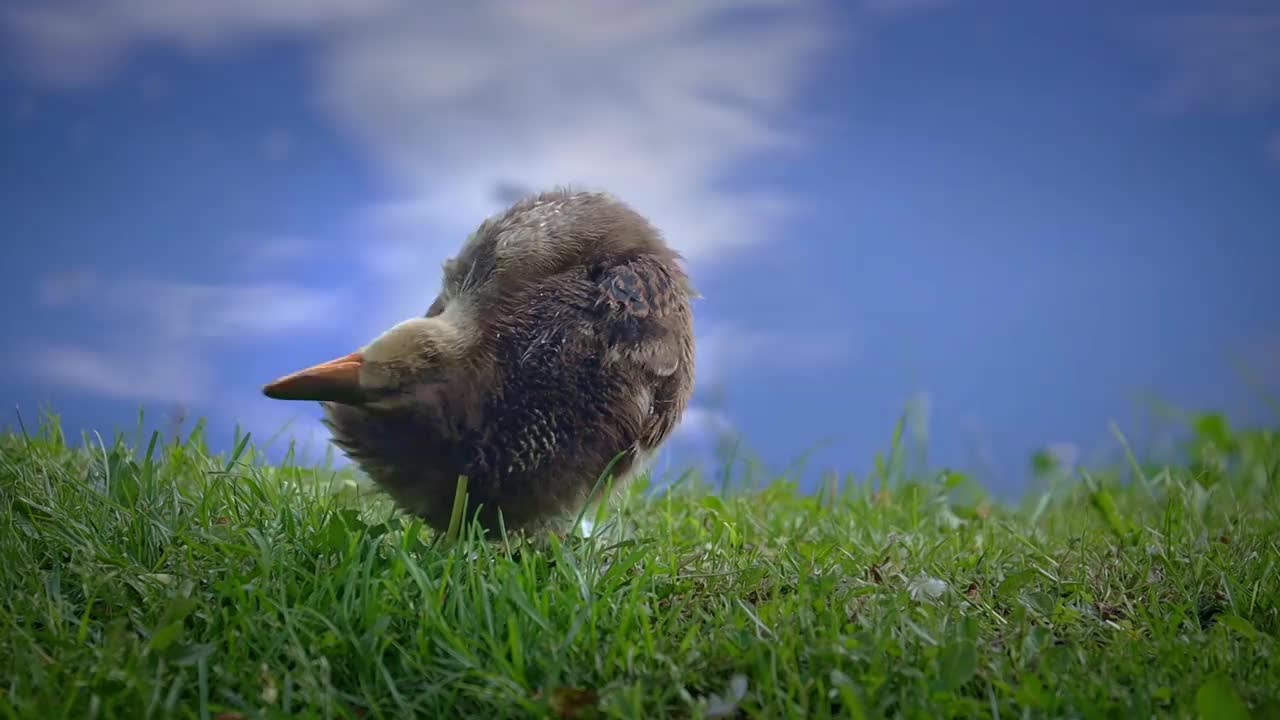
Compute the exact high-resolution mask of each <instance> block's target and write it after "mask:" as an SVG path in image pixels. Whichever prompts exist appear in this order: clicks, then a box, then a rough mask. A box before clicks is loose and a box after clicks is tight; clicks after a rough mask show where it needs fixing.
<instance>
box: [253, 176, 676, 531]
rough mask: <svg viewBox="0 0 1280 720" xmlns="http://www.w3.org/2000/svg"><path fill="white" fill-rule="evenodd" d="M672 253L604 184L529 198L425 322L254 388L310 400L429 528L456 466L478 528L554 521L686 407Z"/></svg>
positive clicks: (496, 220) (619, 477) (445, 278)
mask: <svg viewBox="0 0 1280 720" xmlns="http://www.w3.org/2000/svg"><path fill="white" fill-rule="evenodd" d="M681 260H682V257H681V255H680V254H679V253H677V252H676V251H674V250H673V249H671V248H670V247H669V246H668V245H667V244H666V242H665V241H664V239H663V237H662V235H661V234H660V233H659V231H658V230H657V229H656V228H655V227H653V226H652V225H651V224H650V223H649V222H648V221H647V220H646V219H645V218H644V217H642V216H641V215H640V214H639V213H637V212H636V211H635V210H633V209H632V208H631V207H629V206H628V205H626V204H624V203H623V202H621V201H619V200H618V199H616V198H614V197H613V196H611V195H609V194H606V193H597V192H571V191H568V190H555V191H549V192H543V193H539V194H536V195H532V196H529V197H526V198H524V199H522V200H519V201H517V202H516V203H514V204H513V205H511V206H510V207H508V208H507V209H506V210H505V211H502V212H500V213H498V214H496V215H493V216H492V217H489V218H488V219H486V220H484V222H482V223H481V224H480V225H479V227H478V228H477V229H476V230H475V231H474V232H473V233H471V235H470V236H469V237H468V238H467V240H466V241H465V242H464V243H463V246H462V248H461V249H460V250H459V252H458V253H457V254H456V255H455V256H454V257H452V258H450V259H449V260H448V261H446V262H445V264H444V268H443V273H442V280H441V289H440V292H439V294H438V296H437V297H436V298H435V299H434V301H433V302H432V303H431V305H430V307H429V309H428V310H427V312H426V314H425V315H424V316H422V317H416V318H411V319H408V320H405V321H403V322H401V323H399V324H397V325H395V326H394V327H392V328H390V329H389V330H387V331H386V332H384V333H383V334H382V335H380V336H379V337H377V338H375V339H374V340H373V341H372V342H370V343H368V344H367V345H365V346H364V347H363V348H360V349H359V350H356V351H355V352H352V353H350V354H347V355H343V356H341V357H338V358H335V359H333V360H330V361H328V362H325V363H321V364H318V365H314V366H312V367H309V368H306V369H303V370H299V371H298V372H295V373H292V374H289V375H286V376H284V377H281V378H279V379H277V380H275V381H274V382H272V383H269V384H268V385H266V386H265V387H264V388H263V392H264V394H266V395H267V396H268V397H271V398H276V399H282V400H307V401H319V402H320V403H321V406H322V407H323V411H324V422H325V424H326V425H327V426H328V427H329V429H330V431H331V434H332V436H333V442H334V444H335V445H336V446H338V447H339V448H340V449H341V450H342V451H343V452H344V454H346V455H347V456H348V457H349V458H351V460H352V461H353V462H354V463H356V464H357V466H359V467H360V468H361V470H363V471H364V473H365V474H367V475H368V476H369V477H370V478H371V479H372V480H373V481H374V482H375V483H376V484H377V485H378V486H380V487H381V488H382V489H383V490H385V491H386V492H387V493H388V494H389V495H390V496H391V497H392V498H393V499H394V500H395V502H396V503H397V504H398V505H399V506H400V507H401V508H403V509H405V510H407V511H409V512H411V513H414V514H416V515H418V516H419V517H421V518H422V519H423V520H424V522H425V523H426V524H428V525H429V526H431V527H433V528H435V529H436V530H438V531H443V530H444V529H446V528H447V527H448V524H449V519H450V514H451V510H452V504H453V496H454V492H455V488H456V482H457V478H458V476H459V475H466V476H467V478H468V484H467V492H468V507H467V509H466V511H467V517H468V518H470V517H472V516H473V515H475V517H476V520H477V521H478V522H479V523H480V525H481V526H482V527H483V528H484V529H485V530H486V531H489V532H494V531H496V530H498V529H499V528H500V527H502V528H505V529H506V530H508V531H514V532H520V531H529V530H539V529H543V528H553V529H563V528H564V524H563V521H564V520H566V519H570V518H571V517H573V516H575V515H576V514H577V513H578V512H579V511H581V510H582V509H583V508H584V506H585V505H586V504H587V502H588V500H590V501H591V503H592V504H595V503H597V502H599V501H600V500H601V499H603V498H599V497H597V498H589V495H590V494H591V491H592V489H593V488H594V487H595V485H596V483H597V480H598V479H599V478H600V477H601V475H602V473H604V472H605V471H606V470H609V475H610V476H611V477H612V478H614V482H613V488H614V490H615V491H616V490H617V489H619V488H621V487H623V486H624V485H625V484H626V482H627V481H628V480H629V479H630V478H632V477H634V475H636V474H638V473H639V472H640V471H642V470H643V468H644V464H645V461H646V460H647V459H648V458H650V457H651V456H652V454H653V453H654V451H655V450H657V448H658V447H659V446H660V445H661V444H662V443H663V442H664V441H665V440H666V439H667V438H668V437H669V436H670V435H671V433H672V431H673V430H674V429H675V427H676V425H677V424H678V423H679V421H680V418H681V417H682V415H683V413H684V411H685V408H686V407H687V405H688V403H689V397H690V395H691V393H692V390H693V378H694V338H693V324H692V321H693V316H692V310H691V308H690V300H691V299H692V298H695V297H697V293H696V291H694V289H693V287H692V285H691V283H690V281H689V278H688V276H687V275H686V273H685V271H684V270H683V269H682V268H681V266H680V261H681ZM611 463H612V466H611V465H610V464H611Z"/></svg>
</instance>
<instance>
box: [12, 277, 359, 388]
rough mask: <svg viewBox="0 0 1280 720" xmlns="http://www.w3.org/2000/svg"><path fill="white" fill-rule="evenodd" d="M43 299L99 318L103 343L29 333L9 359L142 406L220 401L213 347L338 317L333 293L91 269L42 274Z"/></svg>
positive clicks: (55, 379) (37, 374)
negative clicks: (105, 274) (106, 334)
mask: <svg viewBox="0 0 1280 720" xmlns="http://www.w3.org/2000/svg"><path fill="white" fill-rule="evenodd" d="M39 299H40V302H41V304H43V305H44V306H45V307H46V308H49V309H52V310H65V311H70V312H75V313H76V314H77V315H79V316H82V317H83V316H89V317H93V316H94V315H99V316H102V320H103V322H104V323H106V324H107V325H106V326H107V327H110V328H112V332H111V336H110V340H109V341H108V342H107V343H105V344H103V345H101V346H86V345H85V344H83V343H76V344H65V343H62V344H59V343H52V342H50V341H49V340H47V339H35V340H32V341H29V342H27V343H24V344H23V346H22V347H23V350H22V351H21V352H20V353H19V354H18V356H17V357H16V358H15V359H16V360H17V361H18V363H19V365H20V366H21V367H25V369H26V370H27V371H28V373H29V374H30V375H31V376H32V377H33V378H35V379H36V380H39V381H42V382H46V383H51V384H56V385H61V386H64V387H70V388H75V389H77V390H81V391H84V392H88V393H92V394H95V395H100V396H105V397H112V398H121V399H132V400H136V401H145V402H165V403H182V404H192V403H204V404H205V406H206V407H208V406H209V404H217V403H220V402H222V401H223V400H225V397H224V396H223V394H221V393H219V394H215V393H213V392H212V390H213V388H212V387H211V382H212V376H213V368H212V367H211V365H210V359H209V355H210V350H211V349H213V348H214V347H215V346H218V345H219V344H220V343H225V342H226V341H229V340H230V341H237V340H243V339H246V338H253V337H261V336H272V335H276V334H280V333H285V332H288V333H291V334H292V333H296V332H303V331H315V330H319V329H324V328H327V327H331V323H333V322H335V321H337V320H338V319H339V318H340V317H341V312H340V311H341V307H342V305H341V303H340V300H339V298H338V297H337V296H334V295H330V294H326V293H320V292H316V291H313V290H308V289H305V288H297V287H291V286H286V285H270V284H262V285H248V286H233V285H204V284H194V283H181V282H166V281H157V280H152V279H149V278H141V277H129V278H118V279H111V280H107V279H104V278H102V277H99V276H98V275H97V274H96V273H94V272H92V271H89V270H69V271H67V272H64V273H60V274H56V275H51V276H48V277H46V278H43V280H42V282H41V283H40V287H39Z"/></svg>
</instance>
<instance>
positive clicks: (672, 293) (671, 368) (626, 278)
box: [596, 256, 692, 377]
mask: <svg viewBox="0 0 1280 720" xmlns="http://www.w3.org/2000/svg"><path fill="white" fill-rule="evenodd" d="M597 289H598V292H599V295H598V297H597V299H596V308H597V309H598V310H599V311H600V312H601V313H602V320H603V324H604V327H605V329H606V332H607V339H608V342H609V347H610V352H609V355H608V358H607V359H608V360H610V361H614V362H623V363H631V364H634V365H635V366H636V369H643V370H645V371H648V372H651V373H653V374H655V375H658V376H661V377H668V376H671V375H672V374H674V373H675V372H676V371H677V370H678V369H679V368H680V365H681V363H689V362H691V361H692V347H691V340H690V338H689V335H690V333H691V324H690V317H689V292H688V281H687V280H686V279H685V277H684V276H683V274H682V273H680V272H679V270H675V269H673V268H672V267H671V266H670V265H668V264H666V263H663V262H661V261H660V260H658V259H656V258H652V257H648V256H642V257H640V258H637V259H635V260H631V261H629V262H625V263H621V264H618V265H614V266H612V267H609V268H608V269H606V270H605V271H604V272H603V273H602V274H601V275H600V279H599V284H598V286H597Z"/></svg>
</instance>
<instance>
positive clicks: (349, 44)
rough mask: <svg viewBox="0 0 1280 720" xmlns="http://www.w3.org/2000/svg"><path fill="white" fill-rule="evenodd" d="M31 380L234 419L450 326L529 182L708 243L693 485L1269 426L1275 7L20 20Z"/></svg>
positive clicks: (14, 350)
mask: <svg viewBox="0 0 1280 720" xmlns="http://www.w3.org/2000/svg"><path fill="white" fill-rule="evenodd" d="M0 33H3V35H0V46H3V47H4V48H5V50H4V51H3V52H4V54H3V55H2V56H0V61H2V62H3V63H4V64H3V66H2V67H0V102H2V104H0V128H2V131H3V137H4V141H3V146H0V147H3V151H2V152H3V162H0V175H3V185H2V187H3V195H2V196H0V197H2V198H3V200H2V202H3V229H2V230H0V232H3V234H4V236H5V238H6V243H5V246H6V259H5V263H4V264H5V268H6V272H5V276H6V282H5V283H4V285H3V288H0V298H2V299H3V300H4V303H3V305H2V309H0V313H2V315H0V317H2V318H3V329H4V337H5V347H4V354H5V361H4V364H5V367H6V368H8V372H6V373H4V374H3V375H0V397H3V398H5V399H8V400H10V401H11V403H10V405H11V406H12V405H13V404H15V403H16V404H17V406H18V407H20V408H22V409H23V412H24V415H25V416H26V417H33V416H34V415H35V413H36V412H37V410H38V409H39V408H40V406H42V405H52V406H53V407H54V408H55V409H56V410H57V411H58V412H59V413H61V415H62V416H63V419H64V421H65V422H66V424H67V425H68V426H69V427H70V428H71V429H73V430H78V429H82V428H90V429H100V430H110V429H112V428H129V427H132V426H133V423H134V421H135V418H136V414H137V409H138V407H139V406H140V405H145V406H147V408H148V410H149V412H150V413H151V414H152V416H153V417H162V416H164V415H165V414H167V413H171V412H176V411H177V410H176V409H177V408H182V412H184V413H186V414H187V415H188V416H196V415H203V416H207V417H208V418H209V422H210V427H211V431H212V432H213V436H214V439H215V440H222V441H224V442H225V441H226V440H228V439H229V438H230V434H231V428H232V427H233V425H234V424H235V423H237V422H238V423H240V424H242V425H243V426H245V427H247V428H248V429H250V430H252V431H253V432H254V433H255V434H256V435H259V436H265V435H270V434H271V433H272V432H273V431H274V430H276V429H278V428H279V427H280V426H281V425H282V424H283V423H285V422H286V421H290V420H293V421H294V425H293V426H292V427H293V429H294V430H295V431H296V432H297V433H298V434H299V436H300V437H301V438H302V439H303V440H304V441H309V442H312V443H313V447H314V446H315V445H314V444H316V443H321V442H323V439H324V435H323V431H322V430H321V429H320V428H319V427H318V426H317V424H316V423H315V419H316V417H317V416H318V409H317V408H314V407H310V406H302V405H298V404H287V403H279V402H272V401H270V400H267V399H265V398H262V397H261V396H260V395H259V391H258V388H259V387H260V385H261V384H262V383H263V382H265V381H267V380H269V379H271V378H273V377H274V376H276V375H278V374H281V373H283V372H286V371H290V370H292V369H295V368H296V367H299V366H301V365H303V364H308V363H311V362H315V361H318V360H323V359H327V358H329V357H332V356H334V355H338V354H342V353H346V352H348V351H349V350H351V349H352V348H353V347H355V346H357V345H359V344H361V343H363V342H365V341H367V340H368V339H370V338H371V337H372V336H373V335H375V334H376V333H377V332H379V331H380V330H381V329H383V328H384V327H386V326H387V325H389V324H390V323H392V322H395V321H397V320H400V319H402V318H404V317H408V316H411V315H415V314H420V313H422V312H423V311H424V310H425V308H426V306H427V304H428V303H429V302H430V300H431V299H432V297H433V296H434V294H435V291H436V289H437V283H438V277H439V265H440V262H441V261H442V260H443V259H444V258H445V257H447V256H448V255H449V254H450V252H451V250H452V249H453V248H455V247H456V246H457V245H458V244H459V243H460V242H461V240H462V238H463V237H464V236H465V235H466V233H467V232H468V231H469V230H470V229H472V228H473V227H474V226H475V225H476V224H478V223H479V221H480V220H481V219H482V218H483V217H484V216H485V215H487V214H489V213H491V212H494V211H496V210H498V209H499V208H500V206H501V205H502V204H503V202H504V201H505V200H506V199H507V198H508V197H509V196H510V193H511V192H512V191H513V190H518V189H522V188H524V189H534V188H541V187H546V186H551V185H556V184H564V183H569V184H573V185H576V186H581V187H594V188H603V189H607V190H610V191H612V192H615V193H616V194H618V195H619V196H621V197H622V198H623V199H625V200H627V201H629V202H630V203H632V204H633V205H635V206H636V207H637V208H638V209H640V210H641V211H642V212H644V213H646V214H647V215H649V216H650V217H651V219H653V220H654V222H655V223H657V224H658V225H659V226H660V227H661V228H662V229H663V230H664V231H665V232H666V234H667V236H668V237H669V239H670V241H671V242H672V244H673V245H675V246H677V247H678V248H680V249H681V250H682V251H683V252H684V253H685V254H686V256H687V257H688V260H689V268H690V270H691V272H692V273H693V275H694V278H695V280H696V282H697V284H698V286H699V287H700V289H701V290H702V292H703V294H704V296H705V297H704V299H703V300H701V301H700V302H699V304H698V305H697V307H696V315H697V326H698V334H699V359H698V362H699V367H698V391H697V396H696V398H695V403H694V407H693V409H692V410H691V412H690V415H689V417H688V420H687V422H686V423H685V424H684V425H683V426H682V428H681V431H680V433H679V435H678V436H677V438H675V440H674V441H673V442H672V445H671V450H672V453H671V454H670V459H669V462H670V463H673V465H669V466H668V467H676V466H679V465H680V464H682V463H688V462H693V461H696V460H697V459H699V458H702V457H705V452H706V449H707V448H708V447H709V444H710V441H711V438H712V437H713V436H714V435H715V433H716V432H718V431H719V430H726V429H731V430H732V431H733V432H737V433H740V434H741V436H742V438H743V442H744V444H745V445H746V446H747V447H749V448H750V449H751V450H752V451H753V452H754V453H755V454H756V455H757V456H758V457H759V458H760V459H761V460H762V461H764V462H765V463H766V464H768V465H770V466H772V467H775V468H780V467H782V466H784V465H785V464H787V463H788V462H790V461H792V460H795V459H797V458H798V457H799V456H800V455H801V454H802V453H804V452H806V451H807V450H809V449H810V448H812V447H814V446H815V445H818V444H820V443H822V445H821V447H820V448H819V449H818V450H816V451H815V452H814V453H813V454H812V456H811V457H810V459H809V461H808V462H809V465H808V467H809V468H810V469H811V473H815V472H818V471H821V470H826V469H836V470H840V471H854V472H857V473H863V472H865V471H866V470H867V469H868V468H869V467H870V465H871V461H872V456H873V454H874V453H875V452H876V451H877V450H880V449H882V448H883V447H884V446H885V444H886V442H887V439H888V436H889V434H890V432H891V430H892V426H893V423H894V421H895V420H896V418H897V416H898V415H899V414H900V413H901V412H903V411H904V410H905V409H906V408H907V407H908V406H912V407H916V408H919V409H921V411H922V412H924V413H925V414H926V415H927V421H928V428H929V433H930V453H931V459H932V460H933V461H934V462H936V463H945V464H949V465H953V466H959V467H967V468H970V469H971V470H973V471H974V472H975V473H976V474H978V475H979V476H980V477H982V478H983V479H984V480H985V481H986V482H987V483H989V484H990V485H991V486H993V487H995V488H997V489H999V490H1003V491H1016V490H1017V489H1019V488H1020V487H1022V483H1023V482H1024V481H1025V478H1026V474H1027V473H1026V470H1027V467H1028V458H1029V455H1030V453H1031V452H1032V451H1033V450H1034V449H1036V448H1039V447H1043V446H1046V445H1054V446H1055V447H1059V448H1062V449H1063V452H1065V453H1067V454H1074V455H1077V456H1078V457H1081V458H1085V459H1087V458H1089V457H1092V456H1093V454H1094V453H1099V452H1105V451H1107V450H1108V449H1109V448H1113V447H1114V442H1113V441H1112V440H1111V439H1110V436H1109V433H1108V430H1107V423H1108V422H1109V421H1111V420H1116V421H1118V422H1119V423H1120V424H1121V427H1122V428H1124V429H1126V430H1129V431H1130V432H1132V433H1134V434H1135V437H1137V438H1139V439H1140V438H1141V437H1142V433H1143V432H1144V431H1145V428H1146V424H1145V422H1144V421H1143V417H1144V414H1143V410H1142V408H1143V405H1142V404H1141V401H1142V398H1143V397H1144V396H1145V395H1146V394H1155V395H1157V396H1159V397H1160V398H1162V399H1164V400H1166V401H1168V402H1171V403H1173V404H1175V405H1178V406H1181V407H1185V408H1192V409H1200V408H1212V409H1220V410H1225V411H1227V412H1229V413H1231V414H1232V415H1233V416H1234V417H1238V418H1240V419H1241V420H1250V419H1260V418H1261V419H1266V418H1268V417H1272V416H1270V415H1268V414H1267V413H1268V412H1269V411H1268V409H1267V406H1266V404H1265V400H1264V396H1263V394H1262V393H1261V392H1260V390H1259V388H1258V387H1255V386H1251V384H1250V383H1249V382H1246V381H1245V376H1244V375H1242V373H1241V369H1242V368H1246V369H1251V372H1252V375H1253V377H1254V381H1255V382H1256V383H1260V384H1261V386H1262V387H1263V388H1270V389H1271V390H1272V391H1274V390H1276V389H1277V388H1280V312H1277V309H1278V308H1280V282H1277V268H1280V243H1278V242H1277V237H1276V236H1277V228H1280V10H1277V8H1276V6H1275V5H1274V3H1262V2H1233V1H1232V0H1217V1H1215V2H1208V1H1206V2H1199V3H1193V2H1110V3H1026V2H1013V1H1007V2H1000V1H996V0H990V1H985V2H984V1H981V0H952V1H947V0H861V2H853V1H850V2H844V3H835V2H817V1H807V0H796V1H793V2H782V1H781V0H752V1H750V2H732V3H731V2H723V1H720V0H700V1H691V0H661V1H658V2H647V3H604V2H597V3H586V2H569V1H567V0H565V1H559V0H557V1H555V2H546V3H519V2H476V3H471V4H467V5H466V7H465V8H464V7H463V5H461V4H459V5H458V6H457V7H450V8H449V9H440V8H437V9H431V8H428V7H427V4H426V3H418V2H410V1H409V0H364V1H342V0H318V1H317V2H314V3H296V2H291V1H288V0H226V1H225V2H221V3H216V4H213V3H195V2H172V1H171V0H165V1H164V2H160V1H159V0H98V1H97V2H87V1H86V2H76V1H71V2H67V1H61V2H46V1H44V0H41V1H40V2H35V1H32V2H10V3H7V4H6V5H5V6H4V8H3V9H0Z"/></svg>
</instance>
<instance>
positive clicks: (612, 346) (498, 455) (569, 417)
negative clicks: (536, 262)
mask: <svg viewBox="0 0 1280 720" xmlns="http://www.w3.org/2000/svg"><path fill="white" fill-rule="evenodd" d="M689 302H690V292H689V285H688V281H687V279H686V276H685V274H684V272H683V270H681V268H680V267H679V266H678V264H677V263H676V261H675V258H674V256H673V254H672V255H664V254H653V253H643V252H640V253H628V254H626V255H622V256H613V257H602V258H600V259H599V260H596V261H595V262H592V263H590V264H585V265H575V266H572V267H570V268H568V269H565V270H563V271H561V272H559V273H556V274H554V275H551V276H548V277H544V278H541V279H539V280H535V281H529V282H526V283H525V284H524V285H522V286H519V287H517V288H515V289H513V290H512V291H511V292H508V293H506V294H505V295H504V296H503V297H502V300H501V302H500V303H498V305H497V308H496V309H497V312H495V313H494V314H493V317H492V320H491V324H490V326H489V332H490V333H491V335H492V337H493V338H494V345H493V361H494V364H495V367H496V375H497V377H498V378H499V380H498V382H497V383H495V384H494V386H493V388H492V391H491V392H490V393H489V394H488V395H487V397H486V398H485V399H484V401H483V403H482V407H483V408H484V409H483V412H482V415H483V417H484V418H485V419H484V421H483V422H482V423H481V424H480V425H478V426H477V427H475V428H474V429H473V431H472V432H471V433H470V434H469V435H467V436H466V437H465V438H463V441H462V442H461V443H460V444H459V450H460V451H461V452H462V453H463V456H462V457H460V458H459V460H460V461H461V463H460V464H461V465H462V466H463V468H462V471H463V472H465V473H466V474H467V475H468V476H469V477H470V478H475V479H477V480H478V481H479V482H478V484H477V486H476V489H475V498H476V500H477V501H479V502H481V503H484V504H486V505H489V506H491V507H497V506H502V508H503V515H504V522H505V523H506V524H507V526H508V527H512V526H513V525H523V524H524V523H525V522H526V520H532V519H533V518H541V517H551V516H556V515H561V514H563V513H565V512H573V511H575V510H577V509H578V508H580V507H581V503H582V501H583V500H585V499H586V496H587V494H588V493H590V491H591V489H592V487H593V486H594V485H595V483H596V481H597V479H598V478H599V477H600V475H601V474H603V473H604V472H605V471H606V470H610V474H611V475H612V476H613V477H614V478H618V479H619V481H618V482H617V483H616V485H615V487H616V486H620V485H621V484H622V483H623V482H624V481H625V479H626V478H627V477H628V476H629V475H630V474H632V472H633V471H635V470H636V469H638V465H639V464H640V463H641V462H642V461H643V460H644V458H645V457H646V456H648V455H649V454H650V453H652V452H653V451H654V450H656V449H657V447H658V446H659V445H660V444H661V443H662V442H663V441H664V440H666V439H667V438H668V437H669V436H670V434H671V432H672V431H673V430H674V428H675V426H676V425H677V424H678V423H679V420H680V417H681V415H682V414H683V412H684V410H685V408H686V407H687V405H688V402H689V397H690V395H691V393H692V389H693V354H694V341H693V326H692V313H691V310H690V306H689ZM611 463H612V465H611Z"/></svg>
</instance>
